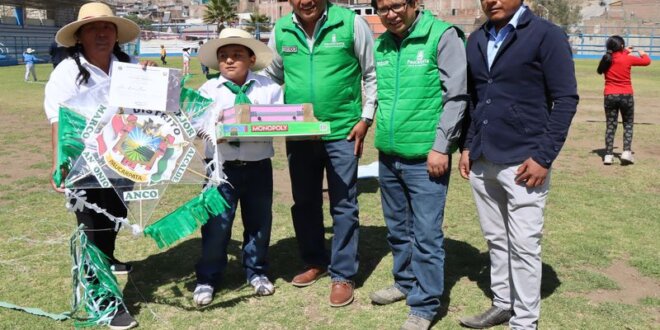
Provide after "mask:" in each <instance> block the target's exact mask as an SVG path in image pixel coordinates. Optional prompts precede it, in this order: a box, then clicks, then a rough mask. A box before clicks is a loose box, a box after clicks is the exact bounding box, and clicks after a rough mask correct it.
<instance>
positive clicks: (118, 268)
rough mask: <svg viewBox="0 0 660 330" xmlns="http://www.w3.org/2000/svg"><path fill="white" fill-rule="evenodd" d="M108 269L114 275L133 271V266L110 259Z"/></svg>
mask: <svg viewBox="0 0 660 330" xmlns="http://www.w3.org/2000/svg"><path fill="white" fill-rule="evenodd" d="M111 263H112V264H111V265H110V270H111V271H112V273H113V274H115V275H126V274H128V273H130V272H132V271H133V266H132V265H131V264H128V263H123V262H121V261H119V260H117V259H115V260H113V261H111Z"/></svg>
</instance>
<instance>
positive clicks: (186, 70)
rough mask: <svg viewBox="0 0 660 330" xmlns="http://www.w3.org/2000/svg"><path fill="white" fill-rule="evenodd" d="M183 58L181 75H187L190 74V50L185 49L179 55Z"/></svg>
mask: <svg viewBox="0 0 660 330" xmlns="http://www.w3.org/2000/svg"><path fill="white" fill-rule="evenodd" d="M181 55H182V56H183V72H182V75H183V76H185V75H188V74H190V48H188V47H186V48H184V49H183V53H182V54H181Z"/></svg>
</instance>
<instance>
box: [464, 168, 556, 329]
mask: <svg viewBox="0 0 660 330" xmlns="http://www.w3.org/2000/svg"><path fill="white" fill-rule="evenodd" d="M518 167H519V164H518V165H513V166H512V165H498V164H493V163H491V162H489V161H488V160H486V159H484V158H481V159H479V160H477V161H475V162H474V163H473V165H472V169H471V171H470V184H471V185H472V193H473V195H474V200H475V204H476V206H477V212H478V213H479V222H480V224H481V230H482V232H483V234H484V238H485V239H486V241H487V242H488V252H489V254H490V279H491V287H490V288H491V290H492V292H493V305H495V306H497V307H499V308H502V309H507V310H513V312H514V314H515V316H513V317H512V318H511V320H510V321H509V325H510V326H511V328H512V329H535V328H536V325H537V322H538V319H539V314H540V307H541V305H540V303H541V237H542V231H543V209H544V207H545V202H546V200H547V196H548V188H549V185H550V184H549V183H550V172H548V177H547V178H546V181H545V183H544V185H543V186H540V187H536V188H533V189H529V188H527V187H525V186H524V185H519V184H516V183H515V176H516V170H517V169H518Z"/></svg>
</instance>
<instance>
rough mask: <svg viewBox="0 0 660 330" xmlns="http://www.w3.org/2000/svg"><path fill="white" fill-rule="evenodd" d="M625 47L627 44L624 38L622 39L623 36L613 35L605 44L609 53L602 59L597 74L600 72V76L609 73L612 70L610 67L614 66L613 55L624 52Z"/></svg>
mask: <svg viewBox="0 0 660 330" xmlns="http://www.w3.org/2000/svg"><path fill="white" fill-rule="evenodd" d="M625 47H626V42H625V41H624V40H623V38H621V36H617V35H613V36H611V37H609V38H607V42H605V48H606V49H607V52H606V53H605V55H603V57H602V58H601V59H600V63H598V68H597V69H596V72H598V74H603V73H605V72H607V70H609V69H610V66H612V54H613V53H616V52H620V51H622V50H623V49H624V48H625Z"/></svg>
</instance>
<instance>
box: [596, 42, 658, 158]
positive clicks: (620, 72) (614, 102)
mask: <svg viewBox="0 0 660 330" xmlns="http://www.w3.org/2000/svg"><path fill="white" fill-rule="evenodd" d="M605 47H606V48H607V53H605V55H603V57H602V58H601V60H600V63H598V69H596V71H597V72H598V74H604V75H605V91H604V95H605V101H604V105H605V119H606V126H605V156H604V157H603V164H605V165H612V161H613V160H614V135H615V134H616V128H617V126H618V120H619V112H620V113H621V119H622V120H623V152H622V153H621V165H628V164H633V163H634V162H635V159H634V158H633V155H632V139H633V125H634V122H635V120H634V119H635V99H634V97H633V87H632V80H631V78H630V69H631V67H633V66H647V65H649V64H651V57H649V55H648V54H646V52H645V51H644V50H642V49H638V50H637V53H638V54H639V56H636V55H634V54H633V52H634V50H633V47H632V46H630V47H626V44H625V41H624V40H623V38H621V36H617V35H614V36H611V37H609V38H608V39H607V42H606V43H605Z"/></svg>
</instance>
